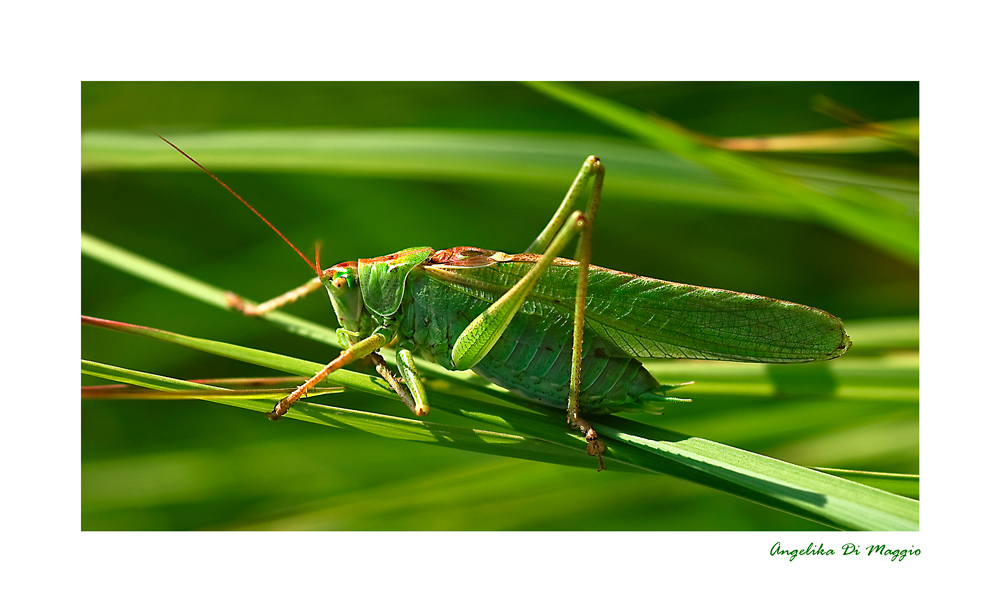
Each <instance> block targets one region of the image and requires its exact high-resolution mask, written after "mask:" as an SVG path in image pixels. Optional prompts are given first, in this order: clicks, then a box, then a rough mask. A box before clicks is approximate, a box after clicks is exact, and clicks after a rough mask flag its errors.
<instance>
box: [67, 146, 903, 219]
mask: <svg viewBox="0 0 1000 612" xmlns="http://www.w3.org/2000/svg"><path fill="white" fill-rule="evenodd" d="M166 136H168V137H170V138H172V139H173V140H174V141H175V142H176V143H177V144H178V145H180V146H182V148H184V149H185V150H187V151H189V152H190V153H192V154H193V155H195V157H196V158H197V159H198V160H199V161H200V162H201V163H202V164H203V165H205V166H206V167H208V168H211V169H212V170H213V171H214V172H225V171H240V170H242V171H254V172H261V171H271V172H300V173H334V174H345V175H351V176H383V177H391V178H409V179H419V180H425V181H433V180H442V179H443V180H450V181H456V182H461V181H491V182H497V183H519V184H524V185H543V186H552V187H553V188H555V189H557V190H559V189H564V188H565V184H566V182H567V181H568V180H570V179H571V178H572V176H571V175H567V170H566V169H567V168H575V167H577V166H579V164H580V161H581V159H582V157H585V156H586V155H587V154H590V153H599V154H600V157H601V159H602V160H603V161H604V162H605V165H607V166H608V167H609V168H613V169H614V191H615V193H617V194H620V195H621V196H622V197H635V198H641V199H644V200H649V201H653V202H658V203H670V204H671V205H675V206H686V207H697V208H707V209H712V210H731V211H738V212H740V213H742V214H750V215H763V216H769V217H777V218H789V219H800V220H801V219H810V218H812V215H811V214H809V213H808V212H807V211H804V210H802V208H801V207H800V206H798V205H796V204H795V203H794V202H789V201H787V198H785V197H783V196H781V195H776V194H774V193H772V192H771V191H770V190H759V189H755V188H751V187H747V186H744V185H741V184H735V185H734V184H726V183H722V182H720V181H719V180H718V178H717V176H716V175H715V173H714V172H712V171H710V170H706V169H705V168H703V167H701V166H699V165H698V164H697V163H691V162H690V161H688V160H685V159H683V158H681V157H672V156H666V155H663V153H662V152H660V151H656V150H651V149H649V148H648V147H646V146H643V145H637V144H635V143H632V142H629V141H627V140H623V139H612V138H605V137H597V136H589V135H575V134H570V135H564V134H522V133H495V132H477V131H446V130H427V129H423V130H387V129H385V130H337V129H312V130H254V131H236V130H228V131H221V132H212V133H170V134H166ZM82 166H83V171H84V172H97V171H109V170H132V171H136V170H169V171H179V172H199V170H198V169H197V168H196V167H195V166H194V165H193V164H191V163H190V162H189V161H187V160H186V159H184V158H183V157H182V156H180V155H178V154H177V152H176V151H174V150H173V149H171V148H170V147H168V146H166V145H165V144H164V143H163V142H162V141H161V140H160V139H159V138H156V136H154V135H153V134H151V133H148V132H127V131H88V132H86V133H84V134H83V138H82ZM780 167H781V168H782V171H783V172H784V173H787V174H788V175H790V176H799V177H801V178H802V180H804V181H808V182H809V184H810V185H815V186H816V188H821V189H825V190H837V189H841V188H843V187H857V188H861V187H871V188H872V189H875V190H876V191H877V192H878V193H881V194H885V195H887V196H889V197H891V198H893V200H894V201H901V202H904V203H907V204H913V203H915V202H916V197H917V196H916V193H917V187H916V184H915V183H913V182H912V181H906V180H902V179H890V178H885V177H880V176H877V175H870V174H865V173H860V172H857V171H847V170H841V169H836V168H829V167H814V166H810V165H805V164H791V163H783V164H781V165H780Z"/></svg>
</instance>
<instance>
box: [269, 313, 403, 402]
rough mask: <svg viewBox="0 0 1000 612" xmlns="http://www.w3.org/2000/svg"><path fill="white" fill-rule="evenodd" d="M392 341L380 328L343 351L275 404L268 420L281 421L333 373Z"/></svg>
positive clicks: (383, 329)
mask: <svg viewBox="0 0 1000 612" xmlns="http://www.w3.org/2000/svg"><path fill="white" fill-rule="evenodd" d="M391 339H392V334H391V332H390V331H389V330H388V329H386V328H385V327H380V328H378V329H376V330H375V331H374V332H373V333H372V335H371V336H368V337H367V338H365V339H364V340H362V341H361V342H358V343H356V344H353V345H351V346H350V347H349V348H347V349H346V350H343V351H341V352H340V355H339V356H338V357H337V358H336V359H334V360H333V361H331V362H330V363H328V364H326V366H325V367H324V368H323V369H322V370H320V371H319V372H317V373H316V375H315V376H313V377H312V378H310V379H309V380H307V381H306V382H304V383H302V384H301V385H299V387H298V388H297V389H295V391H292V392H291V393H290V394H289V395H288V397H285V398H284V399H282V400H281V401H280V402H278V403H277V404H275V406H274V410H272V411H271V412H268V413H267V418H269V419H271V420H272V421H277V420H279V419H280V418H281V417H282V416H283V415H284V414H285V413H286V412H288V409H289V408H290V407H291V405H292V404H294V403H295V402H297V401H299V399H300V398H301V397H302V396H303V395H305V394H306V393H308V392H309V390H310V389H312V388H313V387H315V386H316V385H318V384H319V383H321V382H323V380H325V379H326V377H327V376H329V375H330V374H331V373H332V372H335V371H337V370H339V369H340V368H342V367H344V366H345V365H347V364H349V363H351V362H353V361H356V360H358V359H360V358H362V357H365V356H366V355H369V354H371V353H373V352H375V351H377V350H379V349H380V348H382V347H383V346H385V345H386V344H389V340H391Z"/></svg>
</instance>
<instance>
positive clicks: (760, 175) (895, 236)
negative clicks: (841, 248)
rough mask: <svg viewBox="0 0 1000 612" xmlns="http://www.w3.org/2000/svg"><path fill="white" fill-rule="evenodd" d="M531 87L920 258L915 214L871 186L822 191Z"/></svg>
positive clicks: (582, 95)
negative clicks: (887, 201) (890, 203)
mask: <svg viewBox="0 0 1000 612" xmlns="http://www.w3.org/2000/svg"><path fill="white" fill-rule="evenodd" d="M528 85H530V86H531V87H533V88H534V89H536V90H537V91H539V92H540V93H543V94H545V95H547V96H549V97H551V98H553V99H555V100H559V101H560V102H563V103H565V104H567V105H568V106H571V107H573V108H576V109H577V110H579V111H581V112H584V113H587V114H589V115H590V116H592V117H594V118H596V119H598V120H600V121H603V122H605V123H607V124H609V125H613V126H615V127H617V128H619V129H621V130H622V131H624V132H626V133H628V134H631V135H632V136H634V137H636V138H639V139H641V140H642V141H643V142H646V143H648V144H650V145H652V146H654V147H657V148H660V149H663V150H664V151H669V152H670V153H673V154H674V155H677V156H680V157H682V158H684V159H687V160H689V161H693V162H695V163H698V164H701V165H703V166H704V167H705V168H708V169H711V170H713V171H715V172H718V173H720V174H721V175H723V176H727V177H731V178H733V179H736V180H737V181H739V182H740V183H741V184H744V185H748V186H750V187H752V188H754V189H757V190H759V191H760V192H762V193H767V194H770V195H773V196H777V197H779V198H781V199H782V200H784V201H786V202H787V203H789V204H791V205H794V206H796V207H799V209H800V210H801V211H802V212H803V213H804V214H807V215H809V216H810V217H812V218H814V219H815V220H816V221H818V222H822V223H824V224H826V225H829V226H830V227H832V228H835V229H837V230H839V231H842V232H844V233H846V234H849V235H851V236H853V237H854V238H856V239H858V240H861V241H864V242H867V243H869V244H871V245H873V246H875V247H877V248H879V249H882V250H884V251H886V252H888V253H891V254H893V255H895V256H896V257H898V258H900V259H902V260H903V261H906V262H908V263H911V264H915V263H917V261H918V259H919V229H918V224H917V220H916V219H915V218H911V217H907V216H906V215H905V214H904V211H903V209H902V207H900V208H899V209H898V212H895V213H894V212H893V211H892V210H886V208H885V207H883V206H880V202H881V200H878V198H877V197H876V196H875V194H871V193H870V192H867V191H865V190H861V191H857V190H852V191H845V190H840V191H838V192H837V194H836V196H833V195H828V194H825V193H821V192H819V191H816V190H814V189H810V188H809V187H807V186H805V185H804V184H802V183H801V182H800V181H798V180H797V179H795V178H793V177H790V176H787V175H783V174H780V173H778V172H774V171H772V170H770V169H769V168H768V167H767V166H766V165H765V164H764V163H763V162H760V161H757V160H751V159H749V158H748V156H746V155H740V154H737V153H732V152H729V151H723V150H720V149H716V148H711V147H706V146H704V145H703V144H701V143H699V142H698V141H697V140H696V139H694V138H692V137H690V136H689V135H687V134H686V133H685V131H684V130H682V129H679V128H678V127H676V126H674V125H673V124H672V123H670V122H669V121H664V120H659V119H656V118H653V117H649V116H647V115H645V114H643V113H641V112H639V111H637V110H635V109H633V108H629V107H627V106H624V105H622V104H618V103H617V102H613V101H611V100H607V99H604V98H601V97H599V96H595V95H592V94H589V93H586V92H584V91H581V90H579V89H576V88H574V87H571V86H569V85H565V84H562V83H529V84H528Z"/></svg>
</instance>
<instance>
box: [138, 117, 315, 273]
mask: <svg viewBox="0 0 1000 612" xmlns="http://www.w3.org/2000/svg"><path fill="white" fill-rule="evenodd" d="M153 133H154V134H156V132H153ZM156 135H157V136H159V138H160V140H162V141H163V142H165V143H167V144H168V145H170V146H171V147H173V148H174V149H176V150H177V152H178V153H180V154H181V155H183V156H184V157H186V158H188V159H189V160H191V163H193V164H194V165H196V166H198V167H199V168H201V169H202V170H203V171H204V172H205V174H207V175H209V176H210V177H212V178H214V179H215V182H217V183H218V184H220V185H222V186H223V187H225V188H226V191H228V192H229V193H231V194H233V195H234V196H236V199H237V200H239V201H240V202H243V204H244V205H246V207H247V208H249V209H250V210H252V211H253V213H254V214H255V215H257V216H258V217H260V218H261V220H262V221H263V222H264V223H267V226H268V227H270V228H271V229H273V230H274V233H276V234H277V235H279V236H281V239H282V240H284V241H285V242H286V243H287V244H288V246H290V247H292V250H293V251H295V252H296V253H298V254H299V257H301V258H302V259H303V260H304V261H305V262H306V263H307V264H309V267H310V268H312V271H313V272H315V273H316V276H320V275H321V274H322V270H321V269H320V267H319V249H317V251H316V264H315V265H313V262H311V261H309V258H308V257H306V256H305V255H303V254H302V251H300V250H299V249H298V247H296V246H295V245H294V244H292V241H291V240H289V239H288V238H285V235H284V234H282V233H281V232H280V231H279V230H278V228H276V227H274V226H273V225H272V224H271V222H270V221H268V220H267V217H265V216H264V215H262V214H260V213H259V212H257V209H256V208H254V207H253V206H250V203H249V202H247V201H246V200H244V199H243V198H242V197H240V194H238V193H236V192H235V191H233V190H232V189H231V188H230V187H229V185H227V184H225V183H223V182H222V180H221V179H219V177H217V176H215V175H214V174H212V173H211V172H209V171H208V169H207V168H205V166H202V165H201V164H199V163H198V162H197V161H196V160H195V159H194V158H193V157H191V156H190V155H188V154H187V153H185V152H184V151H182V150H181V148H180V147H178V146H177V145H175V144H174V143H172V142H170V141H169V140H167V139H166V138H164V137H163V136H160V135H159V134H156Z"/></svg>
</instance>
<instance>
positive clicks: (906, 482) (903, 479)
mask: <svg viewBox="0 0 1000 612" xmlns="http://www.w3.org/2000/svg"><path fill="white" fill-rule="evenodd" d="M813 469H814V470H816V471H817V472H825V473H827V474H832V475H834V476H839V477H840V478H846V479H848V480H853V481H854V482H858V483H861V484H863V485H867V486H869V487H874V488H876V489H881V490H883V491H888V492H890V493H895V494H896V495H902V496H904V497H910V498H913V499H920V476H918V475H916V474H886V473H884V472H865V471H861V470H839V469H836V468H822V467H817V468H813Z"/></svg>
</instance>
